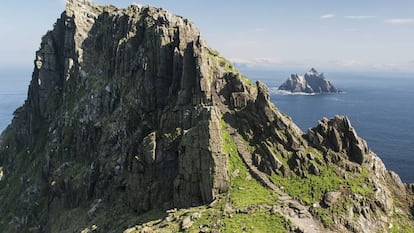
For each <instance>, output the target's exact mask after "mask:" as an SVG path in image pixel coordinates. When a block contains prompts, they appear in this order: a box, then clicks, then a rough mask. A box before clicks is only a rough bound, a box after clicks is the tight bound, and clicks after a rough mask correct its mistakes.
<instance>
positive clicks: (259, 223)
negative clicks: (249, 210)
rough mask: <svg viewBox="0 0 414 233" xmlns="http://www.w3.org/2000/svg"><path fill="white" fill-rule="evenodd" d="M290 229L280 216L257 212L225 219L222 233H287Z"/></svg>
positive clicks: (287, 222)
mask: <svg viewBox="0 0 414 233" xmlns="http://www.w3.org/2000/svg"><path fill="white" fill-rule="evenodd" d="M289 228H290V223H289V221H286V220H285V219H284V218H283V217H281V216H280V215H270V214H269V213H266V212H255V213H253V214H250V215H247V214H235V215H233V217H232V218H225V219H223V225H222V226H221V232H229V233H233V232H253V233H266V232H269V233H278V232H280V233H282V232H283V233H285V232H288V229H289Z"/></svg>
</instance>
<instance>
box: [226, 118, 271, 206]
mask: <svg viewBox="0 0 414 233" xmlns="http://www.w3.org/2000/svg"><path fill="white" fill-rule="evenodd" d="M226 128H227V125H226V123H225V122H224V121H222V124H221V129H222V130H221V132H222V137H223V151H224V152H225V153H227V154H228V155H229V156H230V157H229V166H230V169H229V170H230V176H231V177H230V201H231V204H232V206H233V207H235V208H244V207H247V206H250V205H257V204H274V203H275V201H276V199H277V194H276V193H275V192H273V191H271V190H269V189H267V188H265V187H263V186H262V185H261V184H260V183H259V182H257V181H256V180H255V179H253V178H251V176H250V174H249V171H248V170H247V168H246V166H245V164H244V162H243V161H242V159H241V158H240V156H239V153H238V152H237V147H236V144H235V142H234V139H233V136H231V135H230V133H229V132H228V131H227V130H226Z"/></svg>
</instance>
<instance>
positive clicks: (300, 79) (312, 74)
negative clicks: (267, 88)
mask: <svg viewBox="0 0 414 233" xmlns="http://www.w3.org/2000/svg"><path fill="white" fill-rule="evenodd" d="M279 90H281V91H288V92H291V93H308V94H314V93H336V92H339V90H338V89H336V88H335V87H334V86H333V85H332V83H331V82H330V81H328V80H326V79H325V76H324V75H323V73H321V74H319V73H318V71H316V70H315V69H314V68H312V69H310V70H309V71H308V72H306V74H305V75H303V76H301V75H297V74H292V75H290V77H289V78H288V79H287V80H286V82H284V83H283V84H282V85H280V86H279Z"/></svg>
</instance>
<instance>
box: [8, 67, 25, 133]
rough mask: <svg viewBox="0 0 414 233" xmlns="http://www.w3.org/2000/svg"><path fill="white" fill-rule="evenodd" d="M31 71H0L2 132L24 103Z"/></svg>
mask: <svg viewBox="0 0 414 233" xmlns="http://www.w3.org/2000/svg"><path fill="white" fill-rule="evenodd" d="M31 75H32V73H31V71H29V70H23V71H15V70H10V71H4V70H2V71H0V132H1V131H3V129H5V128H6V127H7V125H9V124H10V122H11V119H12V117H13V112H14V110H16V108H18V107H19V106H21V105H23V103H24V100H25V99H26V97H27V89H28V86H29V81H30V79H31Z"/></svg>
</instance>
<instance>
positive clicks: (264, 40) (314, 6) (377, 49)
mask: <svg viewBox="0 0 414 233" xmlns="http://www.w3.org/2000/svg"><path fill="white" fill-rule="evenodd" d="M93 2H95V3H99V4H113V5H115V6H118V7H126V6H128V5H130V4H132V3H139V4H142V5H152V6H157V7H163V8H164V9H167V10H169V11H171V12H173V13H176V14H179V15H181V16H183V17H185V18H188V19H190V20H191V21H192V22H194V23H195V25H196V26H197V27H198V28H199V29H200V30H201V32H202V35H203V37H204V38H205V40H206V41H207V43H208V44H209V45H210V46H211V47H213V48H214V49H216V50H218V51H220V53H221V54H222V55H223V56H225V57H226V58H228V59H230V60H231V61H232V62H234V63H237V64H239V65H245V66H248V67H255V68H264V69H268V68H274V69H289V70H292V71H295V70H297V69H300V70H305V69H307V68H310V67H317V68H320V69H322V70H325V71H326V70H344V71H348V70H349V71H362V70H363V71H402V72H414V1H413V0H336V1H327V0H312V1H309V0H290V1H288V0H284V1H282V0H258V1H244V0H238V1H236V0H226V1H223V0H220V1H217V0H209V1H202V0H193V1H189V0H153V1H150V0H145V1H137V0H135V1H133V0H94V1H93ZM64 5H65V1H64V0H36V1H27V0H13V1H2V2H1V3H0V29H1V34H0V54H1V56H0V69H3V70H4V69H20V68H24V69H26V68H27V69H29V68H31V67H33V60H34V54H35V51H36V50H37V49H38V48H39V44H40V40H41V36H42V35H44V34H45V33H46V32H47V30H50V29H52V26H53V23H54V22H55V21H56V19H57V18H58V17H59V16H60V14H61V12H62V11H63V10H64Z"/></svg>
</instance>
